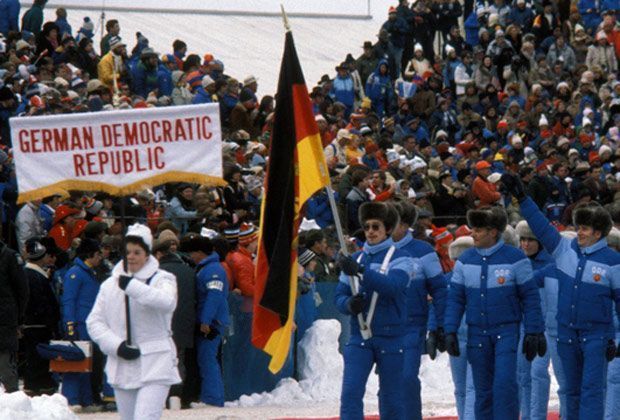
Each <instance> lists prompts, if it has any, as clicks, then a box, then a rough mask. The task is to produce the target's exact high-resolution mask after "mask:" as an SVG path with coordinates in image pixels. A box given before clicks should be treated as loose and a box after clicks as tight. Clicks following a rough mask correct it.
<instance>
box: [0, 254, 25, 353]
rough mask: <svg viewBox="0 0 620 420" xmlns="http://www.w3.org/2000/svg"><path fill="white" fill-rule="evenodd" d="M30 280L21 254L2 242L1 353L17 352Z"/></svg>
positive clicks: (0, 262)
mask: <svg viewBox="0 0 620 420" xmlns="http://www.w3.org/2000/svg"><path fill="white" fill-rule="evenodd" d="M27 301H28V280H27V279H26V274H25V273H24V269H23V261H22V259H21V257H20V256H19V254H18V253H17V252H15V251H13V250H12V249H10V248H9V247H7V246H6V245H5V244H4V243H3V242H0V351H4V350H10V351H15V350H17V327H18V325H22V324H23V323H24V315H25V311H26V303H27Z"/></svg>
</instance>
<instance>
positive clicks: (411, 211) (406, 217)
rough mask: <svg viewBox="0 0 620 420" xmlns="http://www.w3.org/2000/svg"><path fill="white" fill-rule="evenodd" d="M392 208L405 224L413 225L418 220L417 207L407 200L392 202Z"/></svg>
mask: <svg viewBox="0 0 620 420" xmlns="http://www.w3.org/2000/svg"><path fill="white" fill-rule="evenodd" d="M394 208H395V209H396V211H397V212H398V216H399V218H400V221H401V222H402V223H404V224H406V225H409V226H413V225H415V222H416V221H417V220H418V209H416V207H415V206H414V205H413V204H411V203H410V202H408V201H400V202H398V203H394Z"/></svg>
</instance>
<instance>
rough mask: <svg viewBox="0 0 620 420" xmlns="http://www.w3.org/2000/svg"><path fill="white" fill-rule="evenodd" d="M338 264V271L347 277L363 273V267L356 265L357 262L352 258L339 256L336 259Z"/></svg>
mask: <svg viewBox="0 0 620 420" xmlns="http://www.w3.org/2000/svg"><path fill="white" fill-rule="evenodd" d="M338 264H339V265H340V269H341V270H342V271H343V272H344V273H345V274H346V275H347V276H354V275H356V274H358V273H359V274H363V273H364V267H362V266H361V265H359V264H358V263H357V261H355V260H354V259H353V258H351V257H349V256H346V255H342V254H341V255H340V256H339V257H338Z"/></svg>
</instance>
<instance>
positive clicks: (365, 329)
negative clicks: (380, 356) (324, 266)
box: [280, 3, 372, 340]
mask: <svg viewBox="0 0 620 420" xmlns="http://www.w3.org/2000/svg"><path fill="white" fill-rule="evenodd" d="M280 10H281V11H282V22H283V24H284V30H285V31H286V32H287V33H288V32H291V25H290V23H289V20H288V17H287V16H286V11H285V10H284V5H282V3H280ZM325 191H327V197H329V205H330V207H331V210H332V213H333V215H334V223H335V224H336V232H338V242H340V249H341V251H340V252H342V253H343V254H344V255H349V252H348V251H347V243H346V241H345V240H344V233H343V231H342V224H341V223H340V217H339V216H338V209H337V207H336V200H335V199H334V191H333V190H332V188H331V185H328V186H326V187H325ZM349 287H351V293H352V294H353V295H356V294H358V293H359V284H358V280H357V278H356V277H355V276H349ZM357 321H358V322H359V326H360V333H361V335H362V338H363V339H364V340H367V339H369V338H370V337H372V332H371V331H370V327H369V326H368V324H367V323H366V321H365V320H364V315H363V314H362V313H359V314H357Z"/></svg>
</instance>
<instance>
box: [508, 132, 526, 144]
mask: <svg viewBox="0 0 620 420" xmlns="http://www.w3.org/2000/svg"><path fill="white" fill-rule="evenodd" d="M510 141H511V142H512V144H513V145H515V144H523V140H522V139H521V137H520V136H519V135H518V134H515V135H513V136H512V137H511V138H510Z"/></svg>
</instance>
